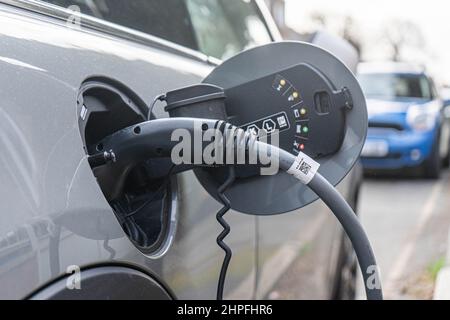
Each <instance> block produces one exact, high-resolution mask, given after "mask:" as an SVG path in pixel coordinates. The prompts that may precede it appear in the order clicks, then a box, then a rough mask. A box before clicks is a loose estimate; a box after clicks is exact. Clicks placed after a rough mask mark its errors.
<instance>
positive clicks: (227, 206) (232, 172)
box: [216, 166, 236, 300]
mask: <svg viewBox="0 0 450 320" xmlns="http://www.w3.org/2000/svg"><path fill="white" fill-rule="evenodd" d="M228 170H229V171H228V178H227V180H226V181H225V182H224V183H223V184H222V185H221V186H220V187H219V188H218V189H217V194H218V197H219V199H220V200H221V201H222V203H223V205H224V206H223V208H222V209H220V210H219V212H217V215H216V219H217V221H218V222H219V223H220V225H221V226H222V227H223V229H224V230H223V231H222V233H221V234H220V235H219V236H218V237H217V244H218V245H219V247H221V248H222V250H223V251H225V257H224V259H223V263H222V268H221V270H220V276H219V281H218V283H217V300H223V290H224V286H225V277H226V275H227V270H228V266H229V264H230V261H231V257H232V255H233V253H232V251H231V249H230V247H228V246H227V244H226V243H225V242H224V241H223V240H224V239H225V238H226V236H227V235H228V234H229V233H230V230H231V228H230V225H229V224H228V223H227V222H226V221H225V219H224V218H223V216H224V215H225V214H226V213H227V212H228V211H229V210H230V209H231V203H230V200H228V198H227V197H226V196H225V194H224V192H225V191H226V190H227V189H228V188H229V187H230V186H231V185H232V184H233V183H234V181H235V180H236V172H235V169H234V167H232V166H231V167H229V169H228Z"/></svg>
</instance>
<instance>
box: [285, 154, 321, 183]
mask: <svg viewBox="0 0 450 320" xmlns="http://www.w3.org/2000/svg"><path fill="white" fill-rule="evenodd" d="M319 168H320V164H319V163H318V162H316V161H314V160H313V159H311V158H310V157H308V156H307V155H306V154H304V153H303V152H300V154H299V155H298V157H297V158H296V159H295V161H294V163H293V164H292V167H291V168H290V169H289V170H288V173H289V174H291V175H293V176H294V177H296V178H297V179H299V180H300V181H301V182H302V183H304V184H308V183H310V182H311V180H312V179H313V178H314V176H315V175H316V173H317V171H319Z"/></svg>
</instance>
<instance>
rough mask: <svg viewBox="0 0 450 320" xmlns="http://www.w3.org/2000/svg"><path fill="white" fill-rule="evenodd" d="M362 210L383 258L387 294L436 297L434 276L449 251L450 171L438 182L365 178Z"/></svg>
mask: <svg viewBox="0 0 450 320" xmlns="http://www.w3.org/2000/svg"><path fill="white" fill-rule="evenodd" d="M359 213H360V217H361V220H362V223H363V225H364V226H365V228H366V230H367V233H368V235H369V238H370V239H371V242H372V245H373V247H374V251H375V254H376V256H377V259H378V264H379V267H380V270H381V278H382V282H383V286H384V290H385V298H387V299H429V298H431V297H432V293H433V281H434V279H433V277H434V276H435V274H436V272H437V270H438V269H439V267H440V266H441V265H442V264H443V263H444V259H445V253H446V250H447V238H448V230H449V227H450V177H449V172H448V171H446V172H444V174H443V175H442V177H441V179H440V180H436V181H432V180H423V179H419V178H407V177H369V178H366V179H365V182H364V186H363V188H362V193H361V197H360V204H359ZM359 297H362V298H363V296H361V294H360V295H359Z"/></svg>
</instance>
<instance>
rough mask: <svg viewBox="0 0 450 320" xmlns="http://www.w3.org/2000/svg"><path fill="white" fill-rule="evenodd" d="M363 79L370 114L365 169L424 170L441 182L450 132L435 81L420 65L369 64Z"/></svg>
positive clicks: (363, 68)
mask: <svg viewBox="0 0 450 320" xmlns="http://www.w3.org/2000/svg"><path fill="white" fill-rule="evenodd" d="M358 79H359V81H360V84H361V86H362V88H363V90H364V93H365V95H366V98H367V105H368V111H369V130H368V136H367V141H366V144H365V146H364V149H363V152H362V164H363V166H364V168H365V169H369V170H373V169H375V170H377V169H403V168H421V169H422V173H423V175H424V176H425V177H427V178H434V179H436V178H438V177H439V175H440V172H441V168H442V165H443V164H444V165H445V166H448V165H449V149H450V148H449V146H450V143H449V141H450V130H449V121H448V118H447V117H446V115H445V108H444V103H443V101H442V99H441V98H440V96H439V94H438V92H437V90H436V87H435V84H434V81H433V79H432V78H431V77H430V76H429V75H428V74H427V72H426V71H425V70H424V69H423V68H421V67H419V66H415V65H410V64H406V63H394V62H392V63H383V64H380V63H363V64H361V65H360V66H359V69H358Z"/></svg>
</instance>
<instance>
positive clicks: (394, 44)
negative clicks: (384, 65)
mask: <svg viewBox="0 0 450 320" xmlns="http://www.w3.org/2000/svg"><path fill="white" fill-rule="evenodd" d="M383 37H384V39H385V40H386V41H387V42H388V45H389V46H390V47H391V51H392V53H391V58H392V60H394V61H400V60H401V59H402V58H404V57H403V56H402V54H403V51H404V49H405V48H416V49H420V50H422V51H425V38H424V36H423V33H422V30H421V29H420V27H419V26H417V25H416V24H415V23H413V22H411V21H405V20H392V21H390V22H389V23H387V24H386V27H385V29H384V33H383Z"/></svg>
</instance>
